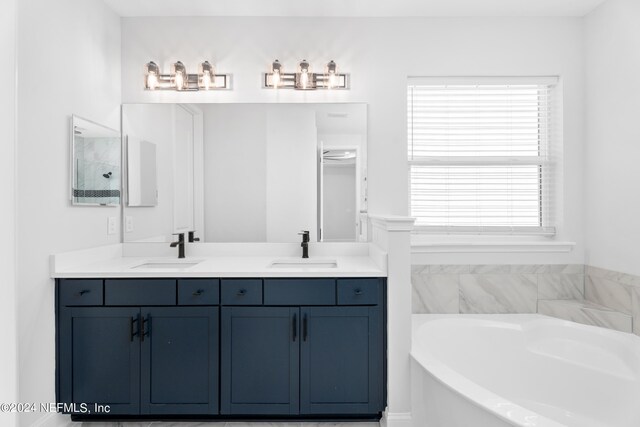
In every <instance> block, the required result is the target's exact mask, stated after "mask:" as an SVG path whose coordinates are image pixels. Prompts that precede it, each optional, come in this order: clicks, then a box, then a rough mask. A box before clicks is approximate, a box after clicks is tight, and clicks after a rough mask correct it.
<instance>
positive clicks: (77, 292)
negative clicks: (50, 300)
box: [59, 279, 103, 306]
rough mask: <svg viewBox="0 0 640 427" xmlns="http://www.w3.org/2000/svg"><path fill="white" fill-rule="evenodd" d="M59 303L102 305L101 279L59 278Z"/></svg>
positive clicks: (63, 304)
mask: <svg viewBox="0 0 640 427" xmlns="http://www.w3.org/2000/svg"><path fill="white" fill-rule="evenodd" d="M59 283H60V305H62V306H65V305H102V302H103V298H102V280H100V279H61V280H60V282H59Z"/></svg>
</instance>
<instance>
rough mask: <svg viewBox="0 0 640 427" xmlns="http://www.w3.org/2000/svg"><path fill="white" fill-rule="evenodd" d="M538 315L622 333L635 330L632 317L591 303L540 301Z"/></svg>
mask: <svg viewBox="0 0 640 427" xmlns="http://www.w3.org/2000/svg"><path fill="white" fill-rule="evenodd" d="M538 313H540V314H544V315H547V316H551V317H557V318H560V319H564V320H570V321H572V322H576V323H582V324H585V325H593V326H600V327H603V328H608V329H615V330H616V331H621V332H632V330H633V319H632V317H631V315H629V314H625V313H620V312H617V311H614V310H611V309H609V308H607V307H604V306H601V305H598V304H595V303H592V302H589V301H577V300H540V301H538Z"/></svg>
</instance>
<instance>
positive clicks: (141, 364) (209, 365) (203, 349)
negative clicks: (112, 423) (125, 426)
mask: <svg viewBox="0 0 640 427" xmlns="http://www.w3.org/2000/svg"><path fill="white" fill-rule="evenodd" d="M103 282H104V283H103ZM103 294H104V298H103ZM56 295H57V301H58V305H57V342H58V346H57V354H58V355H57V362H56V363H57V401H58V402H61V403H67V404H69V403H77V404H80V403H87V404H93V403H98V404H100V405H108V406H109V408H110V412H109V413H108V414H105V413H102V414H100V415H109V416H114V415H115V416H117V415H127V416H136V415H217V414H218V413H219V411H218V400H219V399H218V388H219V307H218V306H217V304H218V303H219V280H218V279H190V280H176V279H139V280H136V279H108V280H105V281H103V280H99V279H97V280H94V279H91V280H84V279H83V280H75V279H60V280H58V283H57V294H56ZM146 304H148V305H146ZM177 304H179V305H177ZM72 415H76V416H87V415H89V414H86V413H81V414H78V413H77V412H75V413H74V412H72Z"/></svg>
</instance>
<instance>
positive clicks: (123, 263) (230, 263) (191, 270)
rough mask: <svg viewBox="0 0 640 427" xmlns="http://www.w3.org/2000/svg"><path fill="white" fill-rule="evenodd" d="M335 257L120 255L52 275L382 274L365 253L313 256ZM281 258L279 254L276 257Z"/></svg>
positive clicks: (309, 275) (334, 275)
mask: <svg viewBox="0 0 640 427" xmlns="http://www.w3.org/2000/svg"><path fill="white" fill-rule="evenodd" d="M321 259H326V260H332V261H333V260H335V261H336V262H337V267H335V268H317V267H316V268H313V267H307V266H304V267H300V268H297V267H296V268H280V267H270V265H271V263H272V262H273V261H274V260H275V259H274V258H273V257H239V256H233V257H208V258H202V257H198V258H185V259H182V260H178V259H177V258H164V257H153V258H148V257H147V258H144V257H121V258H113V259H107V260H104V261H98V262H94V263H90V264H87V265H84V266H78V267H74V268H70V269H68V270H64V271H63V270H60V271H55V272H53V274H52V277H54V278H114V277H140V278H144V277H176V278H178V277H179V278H188V277H384V276H386V273H385V272H384V271H382V270H381V269H379V268H378V267H377V266H376V264H375V263H374V262H373V260H372V259H371V258H369V257H366V256H339V257H332V258H314V260H321ZM278 260H281V258H278ZM174 262H175V263H185V262H186V263H193V262H198V264H196V265H193V266H185V268H164V267H163V268H135V267H136V266H139V265H141V264H145V263H174Z"/></svg>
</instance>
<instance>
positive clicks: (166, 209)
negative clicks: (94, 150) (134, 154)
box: [122, 104, 179, 242]
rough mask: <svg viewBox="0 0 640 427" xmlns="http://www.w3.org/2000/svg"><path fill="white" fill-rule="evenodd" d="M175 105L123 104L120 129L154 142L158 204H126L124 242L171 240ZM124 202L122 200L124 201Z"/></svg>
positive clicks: (125, 133) (128, 135) (126, 133)
mask: <svg viewBox="0 0 640 427" xmlns="http://www.w3.org/2000/svg"><path fill="white" fill-rule="evenodd" d="M176 108H179V107H177V106H176V105H141V104H136V105H125V106H123V110H122V111H123V113H122V132H123V133H124V135H126V136H127V137H136V138H138V139H141V140H143V141H148V142H152V143H154V144H155V145H156V163H157V165H156V167H157V169H156V170H157V179H158V181H157V185H158V204H157V205H156V206H139V207H127V206H126V205H125V209H124V215H125V216H130V217H131V218H132V220H133V231H126V230H125V234H124V240H125V242H136V241H149V240H150V241H165V242H166V241H171V238H172V236H171V234H172V233H173V222H174V221H173V217H174V200H173V199H174V181H173V177H174V156H173V147H174V144H175V141H174V139H175V138H174V137H175V128H176ZM125 202H126V201H125Z"/></svg>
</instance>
